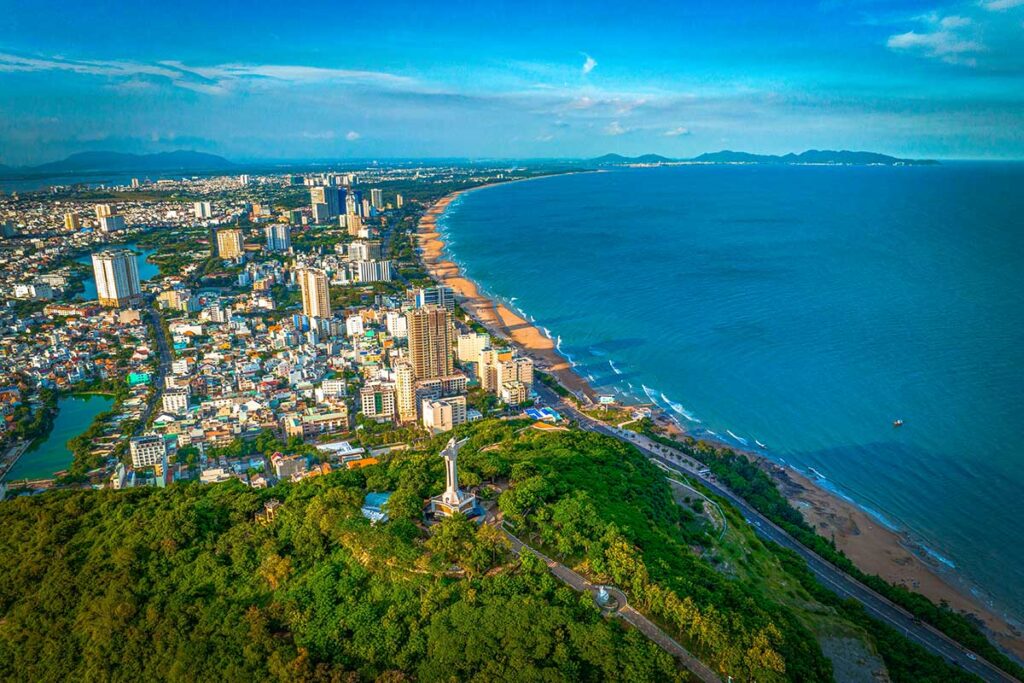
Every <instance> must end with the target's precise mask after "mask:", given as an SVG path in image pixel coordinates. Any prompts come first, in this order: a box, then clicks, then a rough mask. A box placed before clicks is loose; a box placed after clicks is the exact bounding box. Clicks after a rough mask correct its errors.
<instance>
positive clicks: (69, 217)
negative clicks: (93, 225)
mask: <svg viewBox="0 0 1024 683" xmlns="http://www.w3.org/2000/svg"><path fill="white" fill-rule="evenodd" d="M81 227H82V221H81V219H79V217H78V216H77V215H76V214H73V213H66V214H64V228H65V229H66V230H80V229H81Z"/></svg>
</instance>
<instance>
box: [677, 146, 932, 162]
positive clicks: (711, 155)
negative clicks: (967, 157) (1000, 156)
mask: <svg viewBox="0 0 1024 683" xmlns="http://www.w3.org/2000/svg"><path fill="white" fill-rule="evenodd" d="M690 161H695V162H700V163H708V164H853V165H866V164H882V165H886V166H894V165H897V164H900V165H920V164H937V163H938V162H937V161H933V160H930V159H900V158H897V157H891V156H889V155H887V154H879V153H877V152H850V151H848V150H842V151H838V152H836V151H832V150H819V149H809V150H807V151H806V152H801V153H800V154H793V153H792V152H790V153H789V154H783V155H781V156H780V155H777V154H751V153H749V152H733V151H731V150H727V149H726V150H722V151H721V152H708V153H706V154H701V155H700V156H698V157H694V158H693V159H690Z"/></svg>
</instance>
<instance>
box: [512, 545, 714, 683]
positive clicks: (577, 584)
mask: <svg viewBox="0 0 1024 683" xmlns="http://www.w3.org/2000/svg"><path fill="white" fill-rule="evenodd" d="M501 530H502V531H504V532H505V536H507V537H508V540H509V543H510V544H511V546H512V552H513V553H514V554H515V555H519V554H520V553H521V552H522V551H523V548H526V549H527V550H529V551H530V552H532V553H533V554H534V555H536V556H537V557H539V558H540V559H542V560H543V561H544V562H545V564H547V565H548V569H550V570H551V573H552V574H554V575H555V576H557V577H558V578H559V579H561V580H562V582H564V583H565V584H567V585H568V586H570V587H572V588H574V589H575V590H577V591H579V592H581V593H582V592H584V591H586V592H588V593H591V594H592V595H595V596H596V595H597V592H598V590H599V589H600V587H599V586H595V585H594V584H592V583H590V582H589V581H587V580H586V579H585V578H583V576H581V575H580V574H577V573H576V572H574V571H573V570H571V569H569V568H568V567H566V566H565V565H564V564H562V563H561V562H556V561H555V560H552V559H551V558H550V557H548V556H547V555H545V554H544V553H542V552H540V551H539V550H537V549H535V548H532V547H530V546H528V545H526V544H525V543H523V542H522V541H520V540H519V539H518V538H516V537H515V536H513V535H512V534H511V533H509V532H508V531H507V530H506V529H505V528H504V527H501ZM605 588H606V589H607V590H608V592H609V593H611V595H612V597H613V598H614V599H615V601H616V603H617V607H616V610H615V616H617V617H620V618H621V619H623V620H624V621H626V622H628V623H629V624H631V625H632V626H633V627H634V628H636V629H637V630H638V631H640V632H641V633H643V634H644V635H645V636H647V637H648V638H649V639H650V640H651V641H652V642H654V643H655V644H656V645H658V646H659V647H660V648H661V649H663V650H664V651H665V652H668V653H669V654H670V655H672V656H673V657H675V658H676V659H677V660H679V662H680V663H681V664H682V665H683V666H684V667H686V669H687V670H688V671H689V672H690V673H692V674H693V675H694V676H696V677H697V678H699V679H700V680H702V681H705V683H721V681H722V679H721V678H719V677H718V674H716V673H715V672H714V671H712V670H711V669H710V668H709V667H708V666H707V665H705V664H704V663H703V662H701V661H700V660H699V659H697V658H696V657H694V656H693V655H692V654H690V652H689V651H688V650H687V649H686V648H685V647H683V646H682V645H680V644H679V643H677V642H676V641H675V640H674V639H673V638H672V637H671V636H669V635H668V634H667V633H665V632H664V631H663V630H661V628H660V627H659V626H658V625H657V624H655V623H654V622H653V621H651V620H650V619H648V618H647V617H645V616H644V615H643V614H641V613H640V612H637V611H636V610H635V609H633V608H632V607H631V606H630V605H629V604H628V602H627V601H626V594H625V593H623V592H622V591H621V590H619V589H618V588H615V587H613V586H605Z"/></svg>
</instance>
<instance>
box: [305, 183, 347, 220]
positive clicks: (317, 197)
mask: <svg viewBox="0 0 1024 683" xmlns="http://www.w3.org/2000/svg"><path fill="white" fill-rule="evenodd" d="M309 202H310V204H311V205H312V206H314V207H315V206H316V205H317V204H325V205H326V206H327V218H334V217H335V216H338V215H340V214H341V205H342V204H341V193H340V192H339V191H338V188H336V187H327V186H324V185H318V186H316V187H311V188H309Z"/></svg>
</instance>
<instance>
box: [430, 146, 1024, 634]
mask: <svg viewBox="0 0 1024 683" xmlns="http://www.w3.org/2000/svg"><path fill="white" fill-rule="evenodd" d="M1021 187H1024V166H1022V165H1020V164H996V163H992V164H952V163H950V164H943V165H941V166H936V167H896V168H890V167H816V166H804V167H784V166H783V167H772V166H685V167H673V168H655V169H630V170H622V171H613V172H609V173H600V174H586V175H570V176H559V177H552V178H546V179H540V180H535V181H531V182H526V183H511V184H507V185H500V186H495V187H491V188H487V189H485V190H481V191H476V192H471V193H467V194H465V195H463V196H461V197H459V198H458V199H457V200H456V201H455V202H453V203H452V205H451V206H450V207H449V209H448V211H447V213H446V214H445V215H444V216H443V217H442V219H441V220H440V221H439V222H438V225H439V229H440V231H441V232H442V234H443V235H445V238H446V241H447V243H448V250H449V252H450V254H451V256H452V257H453V259H454V260H456V261H457V262H458V263H459V264H460V265H461V266H462V268H463V270H464V272H465V274H466V275H467V277H470V278H472V279H473V280H475V281H476V282H478V283H480V285H481V286H482V287H483V288H484V289H485V290H486V291H487V292H488V293H490V294H493V295H495V296H497V297H500V298H501V299H503V300H504V301H506V302H507V303H509V304H510V305H511V306H513V307H514V308H516V309H517V310H519V311H521V312H522V313H523V314H524V317H526V318H527V319H530V320H535V321H536V325H537V326H538V327H540V328H542V329H544V330H547V333H548V334H549V335H550V336H551V338H552V339H554V340H556V341H558V343H559V348H560V349H561V350H562V351H563V353H565V354H566V355H567V356H568V357H570V358H571V359H572V361H573V362H574V363H575V364H576V369H577V371H578V372H579V374H581V375H582V376H584V377H588V378H590V380H591V381H592V383H593V384H594V385H595V386H596V387H597V388H598V389H599V391H601V392H604V393H609V394H614V395H618V396H619V397H620V398H623V399H629V400H632V401H636V402H655V403H657V404H659V405H660V406H661V407H663V408H665V409H666V410H667V411H669V412H671V413H672V414H674V415H675V416H676V417H677V419H678V420H679V422H680V423H681V424H682V425H684V426H685V427H686V428H687V429H689V430H691V431H694V432H696V433H698V434H699V433H708V434H711V435H714V436H717V437H718V438H721V439H723V440H725V441H727V442H731V443H733V444H735V445H737V446H745V447H747V448H750V449H753V450H759V451H761V452H764V453H765V454H767V455H769V456H770V457H772V458H774V459H776V460H778V461H781V462H784V463H785V464H788V465H791V466H794V467H795V468H797V469H798V470H800V471H802V472H805V473H807V474H808V476H810V477H812V478H814V479H816V480H817V481H818V483H819V484H821V485H823V486H824V487H826V488H829V489H831V490H833V491H835V492H837V493H838V494H840V495H842V496H845V497H848V498H849V499H851V500H853V501H855V502H857V503H858V504H859V505H860V506H862V507H863V508H864V509H866V510H867V511H869V512H871V513H872V514H873V515H874V516H875V517H876V518H877V519H879V521H881V522H882V523H884V524H886V525H888V526H892V527H895V528H898V529H900V530H902V531H905V532H907V533H908V534H909V535H910V536H911V537H912V538H913V539H915V540H916V541H918V542H920V543H921V544H922V546H923V547H924V548H925V549H926V553H927V554H930V555H931V556H932V560H933V562H935V563H938V564H940V565H942V566H944V567H945V568H947V570H949V569H955V570H956V572H957V573H958V574H959V575H960V576H961V577H962V578H964V579H965V580H966V581H967V582H969V583H970V584H974V585H977V586H978V587H980V589H981V592H982V593H984V594H985V595H987V596H991V597H992V598H994V600H995V602H996V606H997V607H998V608H1001V609H1002V610H1003V611H1007V612H1009V613H1010V614H1011V615H1013V616H1016V617H1017V618H1020V617H1021V615H1024V542H1022V541H1024V532H1022V531H1021V529H1020V527H1019V520H1020V519H1021V518H1022V517H1024V505H1022V504H1021V503H1020V500H1019V495H1020V491H1021V490H1022V487H1024V467H1022V466H1021V465H1022V460H1024V458H1022V453H1021V451H1022V449H1024V446H1021V445H1020V436H1021V433H1022V431H1024V430H1022V429H1021V426H1022V425H1024V419H1022V418H1021V417H1020V416H1021V410H1022V408H1024V344H1022V342H1024V279H1022V278H1021V276H1020V273H1021V272H1022V267H1024V229H1022V228H1021V224H1020V218H1019V217H1020V216H1021V215H1024V194H1022V193H1021V192H1020V191H1019V188H1021ZM897 419H902V420H904V425H903V426H902V427H899V428H896V427H894V426H893V421H894V420H897ZM760 444H763V445H764V446H765V447H766V448H762V447H761V446H760Z"/></svg>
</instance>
